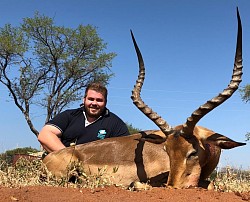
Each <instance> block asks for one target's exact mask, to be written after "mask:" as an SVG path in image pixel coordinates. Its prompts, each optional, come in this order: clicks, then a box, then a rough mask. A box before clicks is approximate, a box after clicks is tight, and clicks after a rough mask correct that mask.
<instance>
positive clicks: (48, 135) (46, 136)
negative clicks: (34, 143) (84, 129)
mask: <svg viewBox="0 0 250 202" xmlns="http://www.w3.org/2000/svg"><path fill="white" fill-rule="evenodd" d="M61 135H62V133H61V131H60V130H59V129H58V128H57V127H55V126H52V125H45V126H44V127H43V128H42V130H41V131H40V133H39V135H38V141H39V142H40V143H41V145H42V146H43V148H44V149H45V150H46V151H47V152H53V151H57V150H60V149H63V148H65V146H64V145H63V143H62V142H61V140H60V138H59V137H60V136H61Z"/></svg>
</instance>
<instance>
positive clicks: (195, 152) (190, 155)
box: [187, 150, 198, 159]
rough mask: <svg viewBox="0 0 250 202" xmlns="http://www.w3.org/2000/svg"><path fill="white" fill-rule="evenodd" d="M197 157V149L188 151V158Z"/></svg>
mask: <svg viewBox="0 0 250 202" xmlns="http://www.w3.org/2000/svg"><path fill="white" fill-rule="evenodd" d="M195 157H198V156H197V151H196V150H193V151H190V152H189V153H187V159H192V158H195Z"/></svg>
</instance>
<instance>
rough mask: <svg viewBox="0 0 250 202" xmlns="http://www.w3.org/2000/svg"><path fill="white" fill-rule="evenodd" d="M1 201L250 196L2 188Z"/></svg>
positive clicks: (177, 201)
mask: <svg viewBox="0 0 250 202" xmlns="http://www.w3.org/2000/svg"><path fill="white" fill-rule="evenodd" d="M0 196H1V199H0V201H6V202H8V201H12V202H13V201H35V202H41V201H44V202H46V201H48V202H51V201H60V202H64V201H65V202H66V201H67V202H68V201H74V202H78V201H85V202H86V201H87V202H88V201H91V202H93V201H103V202H106V201H109V202H112V201H123V202H126V201H129V202H131V201H133V202H138V201H140V202H142V201H143V202H144V201H154V202H157V201H174V202H185V201H189V202H190V201H201V202H202V201H206V202H209V201H213V202H216V201H218V202H232V201H250V193H244V194H240V193H223V192H216V191H207V190H204V189H182V190H176V189H167V188H153V189H152V190H148V191H139V192H136V191H134V192H131V191H128V190H124V189H121V188H117V187H105V188H97V189H93V190H91V189H74V188H60V187H45V186H34V187H22V188H6V187H0Z"/></svg>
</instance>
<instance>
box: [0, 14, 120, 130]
mask: <svg viewBox="0 0 250 202" xmlns="http://www.w3.org/2000/svg"><path fill="white" fill-rule="evenodd" d="M106 47H107V44H106V43H104V42H103V40H102V39H101V38H100V37H99V36H98V33H97V28H96V27H93V26H91V25H86V26H84V25H79V26H78V27H77V28H75V29H73V28H66V27H63V26H56V25H55V24H54V21H53V19H52V18H50V17H47V16H44V15H40V14H39V13H35V15H34V17H33V18H24V19H23V22H22V23H21V24H20V26H19V27H12V26H11V25H10V24H6V25H5V26H4V27H3V28H0V83H2V84H3V85H5V87H6V88H7V89H8V91H9V95H10V98H11V99H13V101H14V103H15V105H16V106H17V107H18V108H19V110H20V111H21V112H22V113H23V115H24V117H25V119H26V122H27V124H28V125H29V127H30V129H31V131H32V132H33V133H34V134H35V135H37V134H38V131H37V130H36V128H35V127H34V125H33V123H32V117H31V114H32V113H31V112H32V110H35V109H36V108H35V107H39V109H44V110H45V112H43V114H46V115H47V116H46V118H45V121H44V122H46V121H48V120H49V119H50V118H53V117H54V116H55V115H56V114H58V113H59V112H61V111H62V110H63V109H64V108H65V107H67V106H69V105H70V104H72V102H76V101H80V100H81V99H82V96H83V94H84V90H85V87H86V86H87V85H88V83H90V82H93V81H96V82H97V81H98V82H101V83H103V84H107V83H108V81H109V79H110V78H111V77H112V76H113V74H112V73H111V72H110V69H109V68H110V67H111V65H112V64H111V61H112V59H113V58H114V57H115V55H116V54H115V53H105V49H106Z"/></svg>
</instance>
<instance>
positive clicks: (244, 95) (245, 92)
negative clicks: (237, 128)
mask: <svg viewBox="0 0 250 202" xmlns="http://www.w3.org/2000/svg"><path fill="white" fill-rule="evenodd" d="M240 92H241V99H242V100H243V101H245V102H246V103H247V102H249V101H250V84H247V85H245V86H244V87H242V88H241V89H240ZM246 140H247V141H249V140H250V132H248V133H247V134H246Z"/></svg>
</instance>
